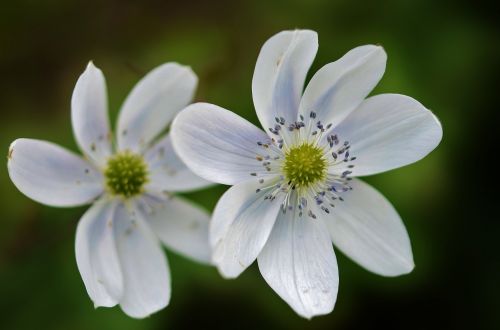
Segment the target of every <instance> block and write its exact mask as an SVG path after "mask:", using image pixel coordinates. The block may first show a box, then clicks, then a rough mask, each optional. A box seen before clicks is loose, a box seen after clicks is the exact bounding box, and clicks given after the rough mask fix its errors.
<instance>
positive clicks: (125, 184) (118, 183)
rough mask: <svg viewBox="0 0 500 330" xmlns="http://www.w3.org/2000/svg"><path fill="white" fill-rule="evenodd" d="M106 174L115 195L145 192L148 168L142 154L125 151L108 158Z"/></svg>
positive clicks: (128, 195) (107, 183) (127, 196)
mask: <svg viewBox="0 0 500 330" xmlns="http://www.w3.org/2000/svg"><path fill="white" fill-rule="evenodd" d="M104 175H105V177H106V185H107V187H108V189H109V191H110V192H111V193H112V194H113V195H120V196H122V197H125V198H129V197H132V196H135V195H138V194H140V193H142V192H143V188H144V184H145V183H146V182H147V181H148V168H147V165H146V163H145V162H144V159H143V158H142V156H140V155H137V154H134V153H131V152H129V151H125V152H121V153H118V154H116V155H114V156H113V157H111V158H110V159H109V160H108V164H107V166H106V170H105V171H104Z"/></svg>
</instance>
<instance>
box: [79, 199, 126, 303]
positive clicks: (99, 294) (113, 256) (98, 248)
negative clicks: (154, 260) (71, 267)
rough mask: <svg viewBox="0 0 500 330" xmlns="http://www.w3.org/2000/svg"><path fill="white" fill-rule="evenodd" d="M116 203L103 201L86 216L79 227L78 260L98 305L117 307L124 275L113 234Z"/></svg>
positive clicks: (80, 269) (84, 280) (83, 277)
mask: <svg viewBox="0 0 500 330" xmlns="http://www.w3.org/2000/svg"><path fill="white" fill-rule="evenodd" d="M115 207H116V204H115V203H112V202H109V201H107V200H104V199H103V200H100V201H98V202H96V203H95V204H94V205H92V207H91V208H90V209H89V210H88V211H87V212H86V213H85V214H84V215H83V217H82V218H81V219H80V222H79V223H78V227H77V229H76V243H75V252H76V263H77V265H78V270H79V271H80V274H81V276H82V279H83V282H84V283H85V288H86V289H87V292H88V294H89V296H90V299H92V301H93V302H94V305H95V307H99V306H106V307H112V306H115V305H116V304H117V303H118V302H119V300H120V298H121V296H122V294H123V278H122V273H121V269H120V263H119V260H118V255H117V252H116V246H115V239H114V235H113V213H114V209H115Z"/></svg>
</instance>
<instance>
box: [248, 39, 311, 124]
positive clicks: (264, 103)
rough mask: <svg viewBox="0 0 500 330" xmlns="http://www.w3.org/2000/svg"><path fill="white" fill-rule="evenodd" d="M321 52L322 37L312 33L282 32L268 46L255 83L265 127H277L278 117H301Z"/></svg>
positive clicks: (262, 52)
mask: <svg viewBox="0 0 500 330" xmlns="http://www.w3.org/2000/svg"><path fill="white" fill-rule="evenodd" d="M317 50H318V35H317V33H316V32H314V31H310V30H295V31H283V32H280V33H278V34H276V35H274V36H273V37H271V38H270V39H269V40H267V41H266V43H264V46H262V49H261V50H260V54H259V57H258V59H257V64H256V66H255V72H254V75H253V80H252V94H253V103H254V105H255V110H256V111H257V116H258V117H259V120H260V122H261V124H262V127H264V129H265V130H266V131H267V129H268V128H270V127H274V125H275V117H278V118H279V117H283V118H284V119H285V120H286V121H287V122H294V121H295V120H296V118H297V111H298V109H299V102H300V97H301V95H302V89H303V87H304V81H305V79H306V75H307V71H308V70H309V67H310V66H311V64H312V62H313V60H314V57H315V56H316V52H317Z"/></svg>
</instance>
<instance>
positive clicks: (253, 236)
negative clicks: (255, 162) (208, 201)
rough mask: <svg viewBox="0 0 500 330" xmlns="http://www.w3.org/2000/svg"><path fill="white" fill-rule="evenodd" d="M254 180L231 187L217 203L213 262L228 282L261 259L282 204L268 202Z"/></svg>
mask: <svg viewBox="0 0 500 330" xmlns="http://www.w3.org/2000/svg"><path fill="white" fill-rule="evenodd" d="M260 186H261V185H260V184H259V183H258V182H256V181H254V180H252V181H247V182H244V183H240V184H238V185H235V186H233V187H231V188H230V189H229V190H228V191H226V193H225V194H224V195H223V196H222V197H221V199H220V200H219V202H218V203H217V205H216V207H215V210H214V214H213V217H212V223H211V224H210V244H211V245H212V247H213V261H214V263H215V264H216V265H217V267H218V269H219V271H220V273H221V274H222V275H223V276H224V277H226V278H235V277H237V276H238V275H239V274H240V273H241V272H243V271H244V270H245V269H246V268H247V267H248V266H250V264H252V262H254V260H255V259H256V258H257V256H258V255H259V253H260V251H261V250H262V247H263V246H264V244H266V241H267V238H268V237H269V234H270V233H271V229H272V228H273V225H274V222H275V221H276V217H277V215H278V212H279V210H280V206H281V200H279V199H278V198H277V199H275V200H272V201H271V200H269V199H264V196H265V195H266V194H267V193H266V192H263V191H261V192H258V193H257V192H256V189H257V188H259V187H260Z"/></svg>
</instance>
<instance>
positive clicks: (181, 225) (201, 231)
mask: <svg viewBox="0 0 500 330" xmlns="http://www.w3.org/2000/svg"><path fill="white" fill-rule="evenodd" d="M144 212H146V217H145V218H146V219H147V221H148V223H149V224H150V226H151V229H152V230H153V231H154V232H155V234H156V235H157V236H158V237H159V238H160V240H161V241H162V242H163V244H165V245H166V246H167V247H168V248H170V249H172V250H174V251H176V252H178V253H179V254H181V255H184V256H186V257H188V258H191V259H193V260H195V261H199V262H202V263H210V261H211V252H212V251H211V248H210V244H209V243H208V224H209V222H210V216H209V214H208V212H207V211H205V210H203V209H202V208H201V207H198V206H196V205H194V204H193V203H191V202H189V201H186V200H184V199H182V198H180V197H172V198H170V199H168V200H166V201H162V202H157V201H156V202H155V201H152V200H147V201H146V203H145V207H144Z"/></svg>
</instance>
